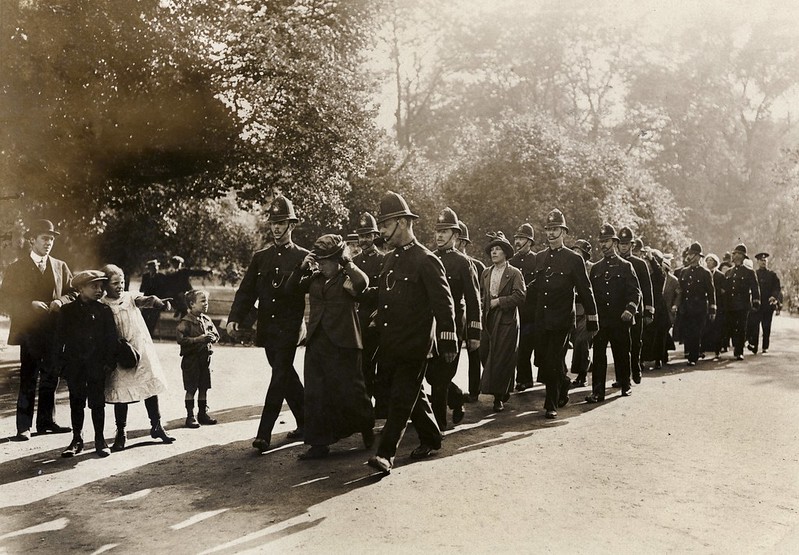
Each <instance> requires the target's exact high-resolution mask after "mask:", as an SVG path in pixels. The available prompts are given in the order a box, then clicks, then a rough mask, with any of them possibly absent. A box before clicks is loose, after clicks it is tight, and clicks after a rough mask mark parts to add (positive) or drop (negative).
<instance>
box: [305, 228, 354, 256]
mask: <svg viewBox="0 0 799 555" xmlns="http://www.w3.org/2000/svg"><path fill="white" fill-rule="evenodd" d="M345 246H346V245H345V243H344V240H343V239H342V238H341V235H333V234H332V233H328V234H326V235H322V236H321V237H320V238H319V239H317V240H316V242H315V243H314V244H313V248H312V249H311V253H312V254H313V255H314V257H316V258H319V259H322V258H333V257H334V256H339V255H340V254H341V253H342V252H344V247H345Z"/></svg>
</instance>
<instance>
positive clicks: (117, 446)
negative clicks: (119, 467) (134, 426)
mask: <svg viewBox="0 0 799 555" xmlns="http://www.w3.org/2000/svg"><path fill="white" fill-rule="evenodd" d="M127 439H128V434H127V432H125V428H120V427H117V435H116V436H115V437H114V444H113V445H111V451H112V452H114V453H116V452H117V451H124V450H125V442H126V441H127Z"/></svg>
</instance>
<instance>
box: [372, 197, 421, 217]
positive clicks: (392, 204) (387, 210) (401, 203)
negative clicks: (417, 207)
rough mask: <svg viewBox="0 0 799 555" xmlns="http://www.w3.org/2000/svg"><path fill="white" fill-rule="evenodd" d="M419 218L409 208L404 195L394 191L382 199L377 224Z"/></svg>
mask: <svg viewBox="0 0 799 555" xmlns="http://www.w3.org/2000/svg"><path fill="white" fill-rule="evenodd" d="M418 217H419V216H417V215H416V214H414V213H413V212H411V209H410V208H408V203H407V202H405V199H404V198H402V195H400V194H399V193H395V192H394V191H388V192H387V193H386V194H385V195H383V198H382V199H380V210H379V211H378V213H377V223H378V224H381V223H383V222H385V221H386V220H390V219H391V218H413V219H416V218H418Z"/></svg>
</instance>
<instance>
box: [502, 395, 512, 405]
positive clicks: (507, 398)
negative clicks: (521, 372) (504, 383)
mask: <svg viewBox="0 0 799 555" xmlns="http://www.w3.org/2000/svg"><path fill="white" fill-rule="evenodd" d="M508 401H510V393H506V394H505V395H503V396H502V402H503V403H507V402H508Z"/></svg>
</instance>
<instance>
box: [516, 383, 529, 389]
mask: <svg viewBox="0 0 799 555" xmlns="http://www.w3.org/2000/svg"><path fill="white" fill-rule="evenodd" d="M531 387H533V382H524V383H517V384H516V391H526V390H528V389H530V388H531Z"/></svg>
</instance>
